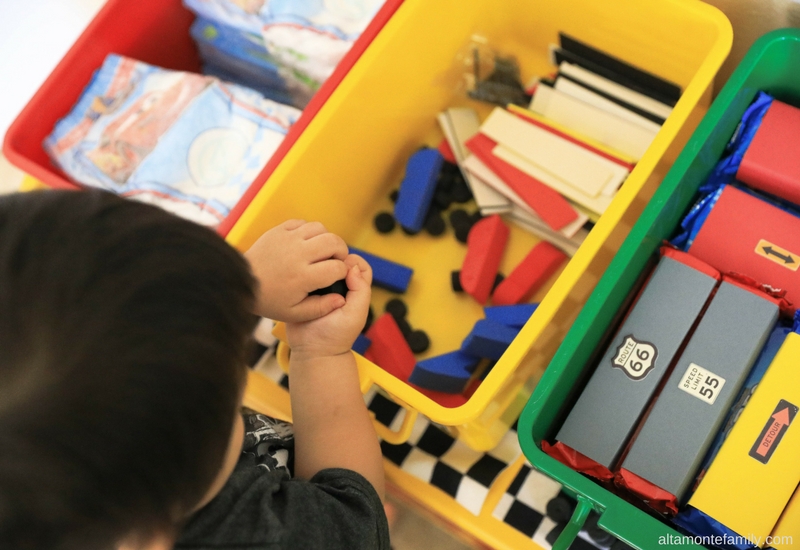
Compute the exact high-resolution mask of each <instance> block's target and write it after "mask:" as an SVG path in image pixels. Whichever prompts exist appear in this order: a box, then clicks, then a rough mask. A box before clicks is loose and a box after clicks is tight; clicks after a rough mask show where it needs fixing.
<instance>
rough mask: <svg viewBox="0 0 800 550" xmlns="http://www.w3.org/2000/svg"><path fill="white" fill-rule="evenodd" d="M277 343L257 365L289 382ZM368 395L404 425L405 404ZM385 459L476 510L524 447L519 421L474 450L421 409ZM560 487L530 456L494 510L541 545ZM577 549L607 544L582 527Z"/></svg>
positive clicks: (384, 414) (379, 410)
mask: <svg viewBox="0 0 800 550" xmlns="http://www.w3.org/2000/svg"><path fill="white" fill-rule="evenodd" d="M273 354H274V349H268V350H267V352H266V353H265V354H264V356H263V357H262V358H261V359H260V360H259V361H258V362H257V363H256V364H255V365H254V369H255V370H256V371H258V372H260V373H261V374H263V375H264V376H266V377H267V378H270V379H271V380H273V381H275V382H277V383H278V384H280V385H281V386H283V387H284V388H288V385H289V381H288V376H287V375H286V374H285V373H284V372H283V370H281V368H280V367H279V366H278V365H277V362H276V361H275V360H274V359H272V360H270V358H271V356H272V355H273ZM364 400H365V402H366V403H367V406H368V408H369V410H370V411H372V412H373V413H374V414H375V418H376V420H377V421H378V422H381V423H382V424H384V425H385V426H388V427H389V428H390V429H392V430H397V429H399V428H400V424H401V423H402V421H403V415H404V414H405V413H404V412H402V408H401V407H400V406H399V405H397V404H396V403H395V402H394V401H392V400H391V399H389V398H388V397H386V396H385V395H384V394H383V393H382V392H381V391H379V390H377V389H376V388H375V387H373V388H372V389H371V390H370V391H369V392H367V394H366V395H364ZM381 450H382V451H383V456H384V458H385V459H386V460H389V461H390V462H392V463H394V464H395V465H397V466H399V467H400V468H401V469H402V470H403V471H405V472H407V473H408V474H410V475H412V476H414V477H416V478H418V479H421V480H422V481H424V482H426V483H429V484H430V485H432V486H434V487H436V488H438V489H440V490H442V491H444V492H445V493H447V494H448V495H449V496H450V497H452V498H453V500H454V501H455V502H456V503H458V505H460V506H463V507H464V508H465V509H466V510H468V511H469V512H471V513H473V514H475V515H477V514H478V513H479V512H480V511H481V508H482V507H483V503H484V502H485V500H486V497H487V495H488V493H489V489H490V487H491V486H492V483H493V482H494V481H495V480H496V479H497V476H498V475H500V473H501V472H503V471H504V470H505V469H506V468H508V467H509V465H511V464H512V463H513V462H514V461H515V460H516V459H517V458H518V457H519V456H520V454H521V453H522V450H521V449H520V446H519V442H518V440H517V432H516V425H514V426H513V427H512V429H511V430H509V431H508V432H507V433H506V435H505V436H504V437H503V439H502V440H501V441H500V443H499V444H498V445H497V446H496V447H495V448H494V449H492V450H490V451H488V452H481V451H475V450H474V449H472V448H470V447H469V446H467V445H466V444H465V443H463V442H461V441H459V440H458V439H456V438H454V437H452V436H451V435H450V434H448V433H447V431H446V429H445V428H441V427H439V426H437V425H436V424H434V423H433V422H431V421H430V420H428V419H427V418H425V417H424V416H422V415H418V416H417V419H416V422H415V424H414V427H413V429H412V431H411V436H410V437H409V439H408V441H406V442H405V443H401V444H399V445H392V444H390V443H387V442H385V441H382V442H381ZM560 492H561V485H560V484H559V483H557V482H555V481H553V480H552V479H550V478H548V477H547V476H545V475H543V474H541V473H539V472H537V471H536V470H534V469H533V468H532V467H531V466H530V464H528V463H527V462H526V463H525V464H524V465H523V466H522V469H521V470H520V471H519V473H518V474H517V476H516V477H515V478H514V481H513V482H512V483H511V485H509V487H508V489H507V490H506V492H505V494H503V496H502V497H501V498H500V501H499V502H498V504H497V506H496V507H495V509H494V510H493V512H492V515H493V516H494V517H495V518H497V519H498V520H500V521H502V522H504V523H506V524H507V525H509V526H511V527H512V528H514V529H516V530H517V531H519V532H521V533H523V534H524V535H526V536H527V537H530V538H531V539H532V540H533V541H534V542H535V543H537V544H539V545H540V546H541V547H542V548H545V549H549V548H551V544H550V543H548V542H547V540H546V539H545V537H546V536H547V534H548V533H550V531H551V530H553V529H554V528H555V527H556V523H555V522H553V521H552V520H551V519H550V518H548V517H547V516H546V512H545V510H546V506H547V503H548V502H549V501H550V500H551V499H552V498H554V497H555V496H557V495H558V494H559V493H560ZM570 548H572V549H573V550H596V549H597V548H601V549H603V550H605V548H606V547H603V546H599V545H596V544H595V543H593V542H592V541H591V539H590V538H589V537H588V536H587V535H586V533H584V532H581V534H580V535H579V538H578V539H576V540H575V542H574V543H573V544H572V545H571V547H570Z"/></svg>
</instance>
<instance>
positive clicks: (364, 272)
mask: <svg viewBox="0 0 800 550" xmlns="http://www.w3.org/2000/svg"><path fill="white" fill-rule="evenodd" d="M344 263H345V265H346V266H347V267H353V266H358V269H359V270H360V271H361V276H362V277H364V279H365V280H366V281H367V285H371V284H372V268H371V267H370V265H369V264H368V263H367V260H365V259H364V258H362V257H361V256H359V255H358V254H348V256H347V257H346V258H345V259H344Z"/></svg>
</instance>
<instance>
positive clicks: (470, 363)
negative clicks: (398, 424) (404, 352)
mask: <svg viewBox="0 0 800 550" xmlns="http://www.w3.org/2000/svg"><path fill="white" fill-rule="evenodd" d="M479 362H480V359H479V358H477V357H474V356H471V355H467V354H466V353H462V352H460V351H453V352H450V353H445V354H443V355H437V356H435V357H429V358H428V359H424V360H422V361H420V362H419V363H417V364H416V366H415V367H414V370H413V371H412V373H411V376H410V377H409V379H408V381H409V382H410V383H412V384H415V385H417V386H419V387H421V388H426V389H429V390H435V391H440V392H444V393H461V392H463V391H464V388H465V387H466V385H467V382H468V381H469V378H470V376H471V375H472V373H473V372H474V371H475V367H477V366H478V363H479Z"/></svg>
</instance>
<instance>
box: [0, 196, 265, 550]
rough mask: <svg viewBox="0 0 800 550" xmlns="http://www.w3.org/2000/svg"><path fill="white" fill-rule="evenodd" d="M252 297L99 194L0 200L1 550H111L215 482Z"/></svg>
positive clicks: (227, 256)
mask: <svg viewBox="0 0 800 550" xmlns="http://www.w3.org/2000/svg"><path fill="white" fill-rule="evenodd" d="M253 288H254V282H253V278H252V276H251V274H250V271H249V268H248V266H247V263H246V261H245V260H244V259H243V258H242V256H241V255H239V254H238V253H237V252H236V251H235V250H234V249H233V248H231V247H230V246H228V245H227V244H226V243H225V242H224V240H223V239H222V238H221V237H219V236H218V235H216V234H215V233H213V232H212V231H211V230H209V229H206V228H203V227H200V226H198V225H195V224H193V223H191V222H188V221H185V220H181V219H179V218H177V217H175V216H173V215H171V214H168V213H166V212H164V211H162V210H160V209H158V208H156V207H153V206H148V205H145V204H140V203H137V202H134V201H129V200H125V199H121V198H118V197H116V196H114V195H111V194H108V193H105V192H100V191H86V192H83V191H81V192H74V191H42V192H33V193H25V194H16V195H10V196H5V197H2V198H0V548H4V549H5V548H9V549H10V548H13V549H15V550H27V549H28V548H35V549H45V548H46V549H48V550H62V549H64V550H66V549H70V550H71V549H81V550H86V549H94V548H113V547H114V545H115V544H117V543H119V542H121V541H122V540H123V539H124V538H125V537H128V536H131V535H132V534H138V535H141V536H143V537H147V536H149V535H152V534H154V533H156V532H159V531H160V530H163V529H169V528H170V527H172V526H173V525H174V524H175V522H177V521H180V519H181V518H182V517H184V516H185V515H186V514H188V513H189V512H190V511H191V510H192V508H193V507H194V506H196V505H197V504H198V502H199V501H200V499H201V498H202V497H203V496H204V494H205V493H206V491H207V490H208V489H209V486H210V485H211V483H212V482H213V480H214V478H215V477H216V475H217V474H218V472H219V470H220V468H221V467H222V461H223V457H224V454H225V450H226V448H227V446H228V442H229V438H230V434H231V429H232V427H233V422H234V418H235V414H236V412H237V411H236V407H237V403H238V401H239V397H240V395H241V393H240V392H241V391H242V388H243V385H244V379H245V376H246V367H245V357H246V351H247V342H248V337H249V335H250V333H251V332H252V330H253V327H254V323H255V317H254V316H253V314H252V306H253V300H254V297H253Z"/></svg>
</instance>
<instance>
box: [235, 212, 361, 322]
mask: <svg viewBox="0 0 800 550" xmlns="http://www.w3.org/2000/svg"><path fill="white" fill-rule="evenodd" d="M347 255H348V250H347V245H346V244H345V242H344V241H343V240H342V238H341V237H339V236H337V235H334V234H333V233H329V232H328V231H327V230H326V229H325V227H324V226H323V225H322V224H321V223H319V222H312V223H306V222H305V221H303V220H289V221H287V222H284V223H282V224H281V225H279V226H277V227H274V228H272V229H270V230H269V231H267V232H266V233H264V234H263V235H261V237H260V238H259V239H258V240H257V241H256V243H255V244H254V245H253V246H252V248H250V250H248V251H247V252H245V254H244V256H245V258H247V260H248V261H249V262H250V266H251V269H252V270H253V275H254V276H255V278H256V280H257V281H258V285H259V289H258V292H257V301H256V310H255V313H256V314H257V315H261V316H262V317H268V318H270V319H275V320H276V321H286V322H294V323H297V322H302V321H309V320H311V319H316V318H318V317H322V316H324V315H327V314H328V313H330V312H331V311H333V310H335V309H337V308H340V307H342V306H344V304H345V299H344V298H343V297H342V296H340V295H339V294H327V295H325V296H309V295H308V293H309V292H312V291H314V290H317V289H320V288H325V287H327V286H330V285H332V284H333V283H335V282H336V281H339V280H341V279H344V278H345V276H346V275H347V271H348V266H347V265H345V263H344V259H345V258H346V257H347Z"/></svg>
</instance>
